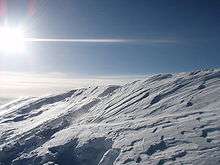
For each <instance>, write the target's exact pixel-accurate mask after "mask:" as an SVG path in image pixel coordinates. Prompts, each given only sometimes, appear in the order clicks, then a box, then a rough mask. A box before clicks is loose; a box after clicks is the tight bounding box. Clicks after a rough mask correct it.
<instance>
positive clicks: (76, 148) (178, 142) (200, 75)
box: [0, 70, 220, 165]
mask: <svg viewBox="0 0 220 165" xmlns="http://www.w3.org/2000/svg"><path fill="white" fill-rule="evenodd" d="M219 131H220V70H206V71H194V72H190V73H179V74H159V75H154V76H151V77H147V78H146V79H144V80H139V81H135V82H131V83H129V84H125V85H123V86H114V85H111V86H104V87H98V86H97V87H90V88H83V89H77V90H72V91H69V92H66V93H63V94H59V95H51V96H46V97H39V98H36V97H32V98H24V99H20V100H16V101H13V102H11V103H9V104H6V105H3V106H1V107H0V164H1V165H8V164H14V165H28V164H36V165H38V164H45V165H46V164H47V165H49V164H60V165H62V164H73V165H112V164H126V165H133V164H158V165H162V164H209V165H210V164H213V165H214V164H220V132H219Z"/></svg>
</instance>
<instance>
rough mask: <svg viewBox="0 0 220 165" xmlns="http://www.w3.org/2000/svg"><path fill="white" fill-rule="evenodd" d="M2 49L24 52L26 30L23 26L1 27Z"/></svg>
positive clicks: (10, 51) (0, 39) (0, 44)
mask: <svg viewBox="0 0 220 165" xmlns="http://www.w3.org/2000/svg"><path fill="white" fill-rule="evenodd" d="M0 51H1V52H3V53H22V52H24V51H25V37H24V31H23V29H21V28H11V27H8V26H2V27H0Z"/></svg>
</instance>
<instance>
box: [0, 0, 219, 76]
mask: <svg viewBox="0 0 220 165" xmlns="http://www.w3.org/2000/svg"><path fill="white" fill-rule="evenodd" d="M27 6H28V5H27V0H8V5H7V16H4V17H3V16H2V17H1V20H3V19H4V18H6V17H7V21H8V23H9V24H11V25H12V26H17V25H23V26H25V29H26V31H25V32H26V35H27V36H28V37H32V38H41V39H76V40H78V39H83V40H93V41H94V42H47V41H45V42H28V44H27V51H26V53H23V54H15V55H5V54H0V71H2V72H10V73H11V72H19V73H24V72H25V73H37V74H44V75H46V74H48V75H50V74H51V73H60V74H65V75H66V74H67V75H71V76H72V77H83V78H91V77H95V76H137V75H148V74H154V73H164V72H172V73H173V72H182V71H191V70H196V69H206V68H219V66H220V55H219V52H220V46H219V44H220V1H219V0H184V1H180V0H169V1H165V0H65V1H64V0H36V4H35V7H34V15H30V14H27V11H28V9H27V8H28V7H27ZM100 40H117V41H119V42H98V41H100ZM2 77H3V76H2Z"/></svg>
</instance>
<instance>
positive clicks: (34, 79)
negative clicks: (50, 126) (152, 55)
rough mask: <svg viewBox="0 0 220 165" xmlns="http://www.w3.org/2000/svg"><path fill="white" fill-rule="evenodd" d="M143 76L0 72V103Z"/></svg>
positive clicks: (118, 82) (118, 83) (126, 80)
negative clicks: (80, 75)
mask: <svg viewBox="0 0 220 165" xmlns="http://www.w3.org/2000/svg"><path fill="white" fill-rule="evenodd" d="M143 77H144V76H105V77H104V76H102V77H95V78H73V77H72V76H70V75H69V76H68V75H66V74H63V73H49V74H36V73H34V74H32V73H17V72H0V100H1V101H0V104H1V102H6V100H8V99H10V98H18V97H26V96H40V95H47V94H51V93H59V92H64V91H67V90H71V89H75V88H82V87H88V86H97V85H99V86H100V85H108V84H117V85H121V84H125V83H128V82H131V81H134V80H137V79H141V78H143Z"/></svg>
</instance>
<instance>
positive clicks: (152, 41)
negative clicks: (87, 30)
mask: <svg viewBox="0 0 220 165" xmlns="http://www.w3.org/2000/svg"><path fill="white" fill-rule="evenodd" d="M25 41H26V42H70V43H142V44H174V43H177V40H176V39H166V38H159V39H158V38H157V39H117V38H115V39H114V38H106V39H98V38H93V39H74V38H25Z"/></svg>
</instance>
